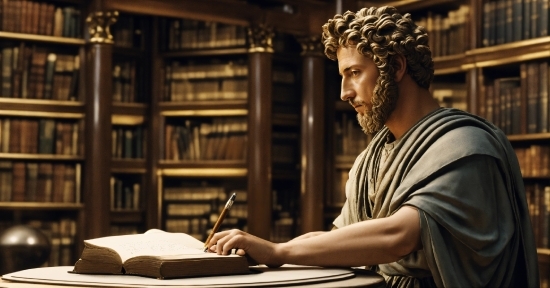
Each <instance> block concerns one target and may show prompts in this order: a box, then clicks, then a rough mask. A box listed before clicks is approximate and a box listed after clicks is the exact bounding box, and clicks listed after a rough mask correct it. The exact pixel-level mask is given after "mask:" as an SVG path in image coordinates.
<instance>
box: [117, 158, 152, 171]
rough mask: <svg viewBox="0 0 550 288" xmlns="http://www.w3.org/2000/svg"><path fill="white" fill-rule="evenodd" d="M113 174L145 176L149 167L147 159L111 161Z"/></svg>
mask: <svg viewBox="0 0 550 288" xmlns="http://www.w3.org/2000/svg"><path fill="white" fill-rule="evenodd" d="M111 173H127V174H145V173H147V167H146V162H145V159H119V158H113V159H112V161H111Z"/></svg>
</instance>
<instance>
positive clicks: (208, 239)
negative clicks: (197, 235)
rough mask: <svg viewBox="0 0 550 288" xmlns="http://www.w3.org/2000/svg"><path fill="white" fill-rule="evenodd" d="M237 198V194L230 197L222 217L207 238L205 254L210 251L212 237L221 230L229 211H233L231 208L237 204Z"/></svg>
mask: <svg viewBox="0 0 550 288" xmlns="http://www.w3.org/2000/svg"><path fill="white" fill-rule="evenodd" d="M235 197H237V194H235V193H233V195H231V197H229V200H227V203H226V204H225V207H223V210H222V213H221V214H220V217H218V220H217V221H216V224H214V227H213V228H212V232H210V235H208V238H206V241H205V242H204V252H206V251H208V242H210V239H212V236H214V234H216V233H217V232H218V229H220V225H221V224H222V222H223V219H224V218H225V215H227V213H228V212H229V210H231V206H233V202H235Z"/></svg>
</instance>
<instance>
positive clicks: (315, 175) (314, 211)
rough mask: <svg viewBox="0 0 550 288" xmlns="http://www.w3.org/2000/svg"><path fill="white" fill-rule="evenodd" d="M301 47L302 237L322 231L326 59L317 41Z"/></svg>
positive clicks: (313, 39) (304, 40)
mask: <svg viewBox="0 0 550 288" xmlns="http://www.w3.org/2000/svg"><path fill="white" fill-rule="evenodd" d="M299 41H300V44H301V45H302V59H303V68H302V70H303V72H302V73H303V80H302V83H303V84H302V85H303V86H302V87H303V88H302V115H301V117H302V123H301V139H300V142H301V172H302V174H301V183H302V185H301V191H300V193H301V196H300V204H301V207H300V215H301V218H302V225H301V229H302V231H301V232H302V233H307V232H311V231H319V230H322V229H323V209H324V193H325V191H324V189H325V185H324V180H323V179H325V175H324V172H325V168H324V166H325V157H326V153H325V145H324V143H325V133H324V128H325V121H324V119H325V115H324V110H325V109H324V105H325V101H324V99H325V97H324V95H325V91H324V82H325V79H324V76H325V74H324V73H325V56H324V55H323V52H322V51H323V48H322V46H323V45H322V43H321V40H320V37H308V38H302V39H299Z"/></svg>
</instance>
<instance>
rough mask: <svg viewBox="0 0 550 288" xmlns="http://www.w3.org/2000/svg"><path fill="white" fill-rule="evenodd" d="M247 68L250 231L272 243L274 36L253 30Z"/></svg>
mask: <svg viewBox="0 0 550 288" xmlns="http://www.w3.org/2000/svg"><path fill="white" fill-rule="evenodd" d="M248 36H249V40H250V41H249V43H250V49H249V67H248V69H249V70H248V75H249V79H248V83H249V84H248V85H249V87H248V89H249V90H248V93H249V94H248V102H249V108H248V109H249V110H248V113H249V114H248V155H247V157H248V159H247V160H248V195H247V197H248V198H247V202H248V231H249V232H250V233H252V234H254V235H256V236H258V237H261V238H264V239H269V237H270V234H271V226H272V225H271V214H272V211H271V210H272V209H271V208H272V203H271V202H272V195H271V194H272V191H271V190H272V187H271V186H272V184H271V129H272V125H271V120H272V117H271V115H272V114H271V108H272V99H271V97H272V96H271V94H272V87H271V86H272V79H271V78H272V76H271V75H272V71H271V70H272V54H273V48H272V43H271V39H272V37H273V33H272V32H271V30H270V29H268V28H266V27H262V26H258V27H252V28H250V29H249V31H248Z"/></svg>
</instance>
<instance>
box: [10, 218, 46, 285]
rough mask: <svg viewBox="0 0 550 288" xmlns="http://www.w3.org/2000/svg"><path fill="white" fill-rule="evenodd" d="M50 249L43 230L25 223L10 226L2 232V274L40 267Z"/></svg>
mask: <svg viewBox="0 0 550 288" xmlns="http://www.w3.org/2000/svg"><path fill="white" fill-rule="evenodd" d="M50 250H51V247H50V241H48V238H47V237H46V235H44V233H42V231H40V230H38V229H36V228H33V227H30V226H25V225H17V226H13V227H10V228H8V229H6V230H5V231H4V232H3V233H2V234H0V259H1V260H2V261H0V275H3V274H6V273H11V272H15V271H19V270H24V269H30V268H36V267H40V266H41V265H42V264H44V262H46V260H48V257H49V256H50Z"/></svg>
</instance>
